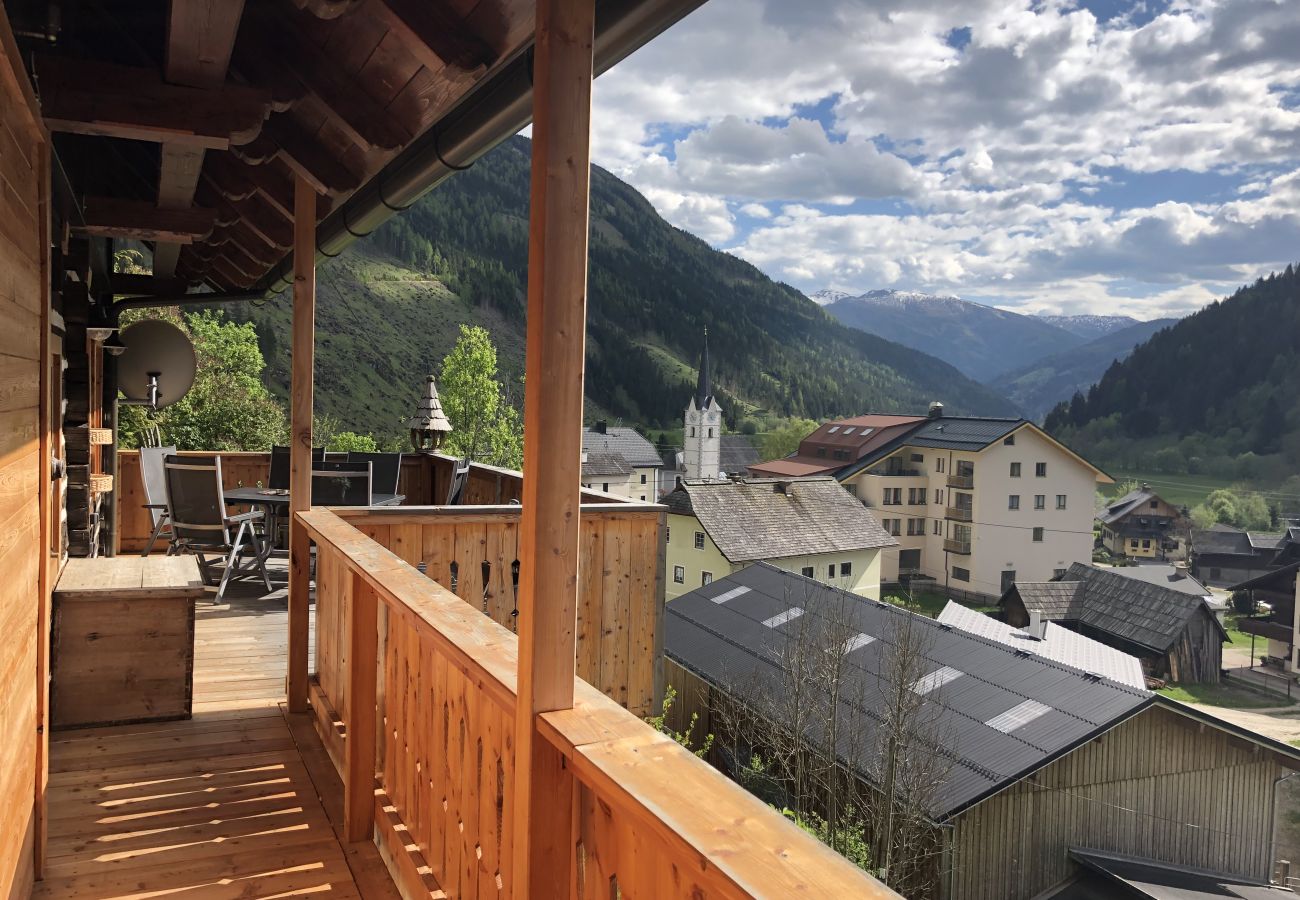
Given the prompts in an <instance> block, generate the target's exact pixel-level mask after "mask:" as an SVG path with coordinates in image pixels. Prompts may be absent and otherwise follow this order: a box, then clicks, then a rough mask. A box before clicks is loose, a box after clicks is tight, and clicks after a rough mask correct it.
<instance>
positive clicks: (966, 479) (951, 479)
mask: <svg viewBox="0 0 1300 900" xmlns="http://www.w3.org/2000/svg"><path fill="white" fill-rule="evenodd" d="M948 487H950V488H957V489H958V490H962V491H970V490H974V489H975V473H973V472H970V473H966V474H957V473H954V474H952V475H949V476H948Z"/></svg>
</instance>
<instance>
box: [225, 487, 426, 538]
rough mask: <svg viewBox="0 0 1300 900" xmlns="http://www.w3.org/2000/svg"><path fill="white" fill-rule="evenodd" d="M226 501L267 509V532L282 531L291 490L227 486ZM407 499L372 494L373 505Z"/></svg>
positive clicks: (398, 495) (397, 503) (383, 504)
mask: <svg viewBox="0 0 1300 900" xmlns="http://www.w3.org/2000/svg"><path fill="white" fill-rule="evenodd" d="M225 495H226V502H227V503H229V504H232V505H237V506H257V507H260V508H262V509H264V510H266V533H267V534H268V535H271V536H272V537H271V538H270V540H275V538H274V535H278V534H279V533H280V530H279V529H280V520H281V519H282V518H285V517H286V516H287V515H288V513H289V492H288V491H284V490H277V489H275V488H260V487H238V488H227V489H226V491H225ZM405 499H406V495H405V494H371V495H370V505H371V506H399V505H401V502H402V501H403V500H405Z"/></svg>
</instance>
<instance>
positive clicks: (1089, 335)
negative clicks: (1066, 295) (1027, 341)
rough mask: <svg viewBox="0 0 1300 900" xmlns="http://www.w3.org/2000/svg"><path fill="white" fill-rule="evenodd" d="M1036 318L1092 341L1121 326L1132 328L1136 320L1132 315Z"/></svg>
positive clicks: (1041, 316)
mask: <svg viewBox="0 0 1300 900" xmlns="http://www.w3.org/2000/svg"><path fill="white" fill-rule="evenodd" d="M1038 318H1040V319H1042V320H1043V321H1044V322H1051V323H1052V324H1053V325H1055V326H1057V327H1058V328H1064V329H1065V330H1066V331H1068V332H1070V333H1071V334H1077V335H1078V336H1079V337H1081V338H1083V339H1084V340H1089V341H1093V340H1096V339H1097V338H1099V337H1103V336H1104V335H1107V334H1112V333H1114V332H1116V331H1119V330H1120V329H1122V328H1132V327H1133V326H1134V325H1137V324H1138V320H1137V319H1135V318H1133V317H1132V316H1086V315H1085V316H1047V315H1040V316H1039V317H1038Z"/></svg>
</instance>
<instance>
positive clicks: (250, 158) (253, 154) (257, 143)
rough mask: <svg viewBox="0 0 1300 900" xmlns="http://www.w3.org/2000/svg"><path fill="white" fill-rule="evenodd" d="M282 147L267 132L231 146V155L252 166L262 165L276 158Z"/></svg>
mask: <svg viewBox="0 0 1300 900" xmlns="http://www.w3.org/2000/svg"><path fill="white" fill-rule="evenodd" d="M272 118H274V116H272ZM279 152H280V147H279V145H278V144H276V142H275V141H273V140H271V139H270V138H269V137H267V136H266V135H265V134H259V135H258V136H257V137H256V138H254V139H253V140H251V141H249V142H248V143H247V144H242V145H240V146H238V147H231V148H230V155H231V156H233V157H235V159H237V160H239V161H240V162H242V163H246V164H247V165H250V166H260V165H262V164H264V163H267V162H270V161H271V160H273V159H275V155H276V154H277V153H279Z"/></svg>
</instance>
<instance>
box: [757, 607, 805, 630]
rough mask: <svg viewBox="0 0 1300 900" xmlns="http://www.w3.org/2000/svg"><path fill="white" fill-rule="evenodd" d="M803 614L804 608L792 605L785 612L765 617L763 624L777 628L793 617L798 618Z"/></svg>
mask: <svg viewBox="0 0 1300 900" xmlns="http://www.w3.org/2000/svg"><path fill="white" fill-rule="evenodd" d="M802 615H803V610H802V609H800V608H799V607H797V606H792V607H790V608H789V609H787V610H786V611H785V612H783V613H777V614H776V615H774V616H773V617H772V618H770V619H764V620H763V624H764V625H766V626H767V627H768V628H776V627H777V626H778V625H784V624H785V623H786V622H789V621H791V620H792V619H797V618H799V617H800V616H802Z"/></svg>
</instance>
